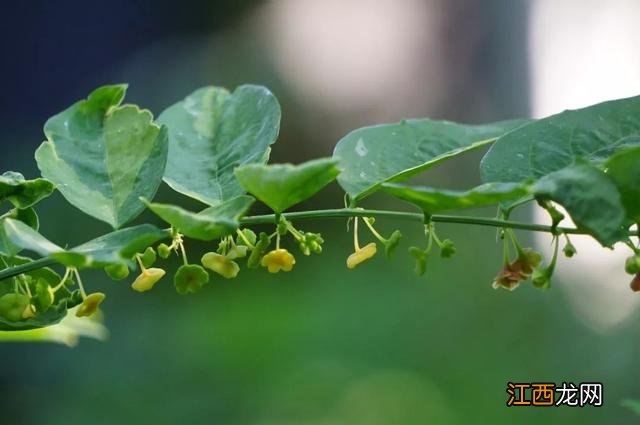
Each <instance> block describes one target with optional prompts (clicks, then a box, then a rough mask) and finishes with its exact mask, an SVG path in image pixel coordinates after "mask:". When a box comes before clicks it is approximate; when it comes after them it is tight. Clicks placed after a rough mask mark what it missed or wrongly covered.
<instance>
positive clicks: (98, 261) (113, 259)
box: [4, 219, 168, 268]
mask: <svg viewBox="0 0 640 425" xmlns="http://www.w3.org/2000/svg"><path fill="white" fill-rule="evenodd" d="M4 229H5V232H6V233H7V236H8V238H9V239H10V241H11V242H12V243H14V244H15V245H17V246H19V247H20V248H22V249H26V250H29V251H33V252H35V253H37V254H39V255H40V256H42V257H51V258H53V259H55V260H56V261H58V262H59V263H61V264H63V265H65V266H67V267H78V268H102V267H106V266H108V265H111V264H122V263H126V262H128V261H129V260H130V259H131V257H133V255H134V254H135V253H137V252H141V251H143V250H144V249H145V248H146V247H148V246H150V245H152V244H153V243H155V242H157V241H159V240H161V239H164V238H166V237H167V236H168V234H167V232H166V231H164V230H160V229H158V228H157V227H155V226H152V225H150V224H142V225H139V226H134V227H128V228H126V229H120V230H116V231H114V232H111V233H108V234H106V235H104V236H100V237H99V238H96V239H93V240H91V241H89V242H86V243H84V244H82V245H79V246H76V247H75V248H72V249H70V250H65V249H63V248H61V247H59V246H58V245H56V244H54V243H53V242H51V241H49V240H48V239H46V238H45V237H44V236H42V235H41V234H40V233H38V232H37V231H35V230H33V229H32V228H30V227H29V226H27V225H25V224H24V223H21V222H19V221H16V220H12V219H6V220H5V222H4Z"/></svg>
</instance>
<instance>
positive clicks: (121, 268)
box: [104, 264, 129, 280]
mask: <svg viewBox="0 0 640 425" xmlns="http://www.w3.org/2000/svg"><path fill="white" fill-rule="evenodd" d="M104 271H105V273H107V276H109V277H110V278H111V279H113V280H122V279H125V278H126V277H127V276H129V267H127V266H126V265H125V264H111V265H109V266H107V267H105V268H104Z"/></svg>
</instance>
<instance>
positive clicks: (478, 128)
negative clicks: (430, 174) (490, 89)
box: [333, 119, 526, 201]
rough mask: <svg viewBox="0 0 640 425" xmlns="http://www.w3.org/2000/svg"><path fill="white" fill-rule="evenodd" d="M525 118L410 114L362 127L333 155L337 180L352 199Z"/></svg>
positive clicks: (470, 146)
mask: <svg viewBox="0 0 640 425" xmlns="http://www.w3.org/2000/svg"><path fill="white" fill-rule="evenodd" d="M525 122H526V121H525V120H512V121H501V122H497V123H493V124H486V125H466V124H457V123H453V122H449V121H434V120H430V119H411V120H405V121H402V122H399V123H394V124H382V125H375V126H371V127H363V128H360V129H357V130H354V131H352V132H351V133H349V134H347V135H346V136H345V137H343V138H342V139H341V140H340V141H339V142H338V144H337V145H336V148H335V151H334V152H333V157H334V158H337V159H339V161H340V163H339V168H340V170H341V174H340V176H339V177H338V183H340V186H342V188H343V189H344V190H345V192H347V194H348V195H349V196H350V197H351V199H352V200H353V201H358V200H360V199H362V198H364V197H365V196H367V195H370V194H371V193H373V192H375V191H376V190H378V189H379V186H380V184H381V183H384V182H389V181H401V180H406V179H408V178H409V177H411V176H413V175H416V174H418V173H420V172H422V171H424V170H426V169H428V168H430V167H432V166H434V165H436V164H438V163H440V162H442V161H445V160H447V159H449V158H452V157H454V156H456V155H459V154H461V153H463V152H466V151H469V150H472V149H476V148H479V147H481V146H484V145H486V144H488V143H491V142H493V141H494V140H495V138H496V137H498V136H501V135H502V134H504V133H506V132H508V131H510V130H513V129H514V128H517V127H519V126H521V125H522V124H524V123H525Z"/></svg>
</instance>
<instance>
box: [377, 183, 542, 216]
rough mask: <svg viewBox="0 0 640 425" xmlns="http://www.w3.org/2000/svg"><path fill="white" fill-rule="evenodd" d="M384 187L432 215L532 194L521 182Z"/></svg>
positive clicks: (385, 185)
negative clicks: (450, 187) (458, 188)
mask: <svg viewBox="0 0 640 425" xmlns="http://www.w3.org/2000/svg"><path fill="white" fill-rule="evenodd" d="M382 189H383V190H384V191H385V192H388V193H390V194H392V195H393V196H395V197H397V198H400V199H402V200H404V201H407V202H410V203H412V204H414V205H416V206H418V208H420V209H421V210H422V211H424V212H426V213H428V214H433V213H436V212H438V211H446V210H459V209H464V208H480V207H486V206H490V205H496V204H498V203H500V202H502V201H506V200H511V199H518V198H520V197H522V196H525V195H527V194H529V193H530V191H529V189H528V187H527V186H526V185H524V184H520V183H487V184H483V185H480V186H477V187H474V188H473V189H470V190H466V191H456V190H443V189H437V188H433V187H426V186H407V185H403V184H398V183H384V184H383V185H382Z"/></svg>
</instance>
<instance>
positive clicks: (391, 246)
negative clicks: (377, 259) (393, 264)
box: [384, 230, 402, 258]
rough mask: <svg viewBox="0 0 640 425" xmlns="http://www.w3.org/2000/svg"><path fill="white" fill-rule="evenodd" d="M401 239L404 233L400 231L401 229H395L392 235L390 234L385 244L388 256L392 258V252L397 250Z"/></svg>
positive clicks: (385, 251)
mask: <svg viewBox="0 0 640 425" xmlns="http://www.w3.org/2000/svg"><path fill="white" fill-rule="evenodd" d="M400 239H402V233H400V230H395V231H394V232H393V233H392V234H391V236H389V239H387V242H385V244H384V253H385V255H386V256H387V258H391V254H393V251H395V249H396V247H397V246H398V244H399V243H400Z"/></svg>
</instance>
